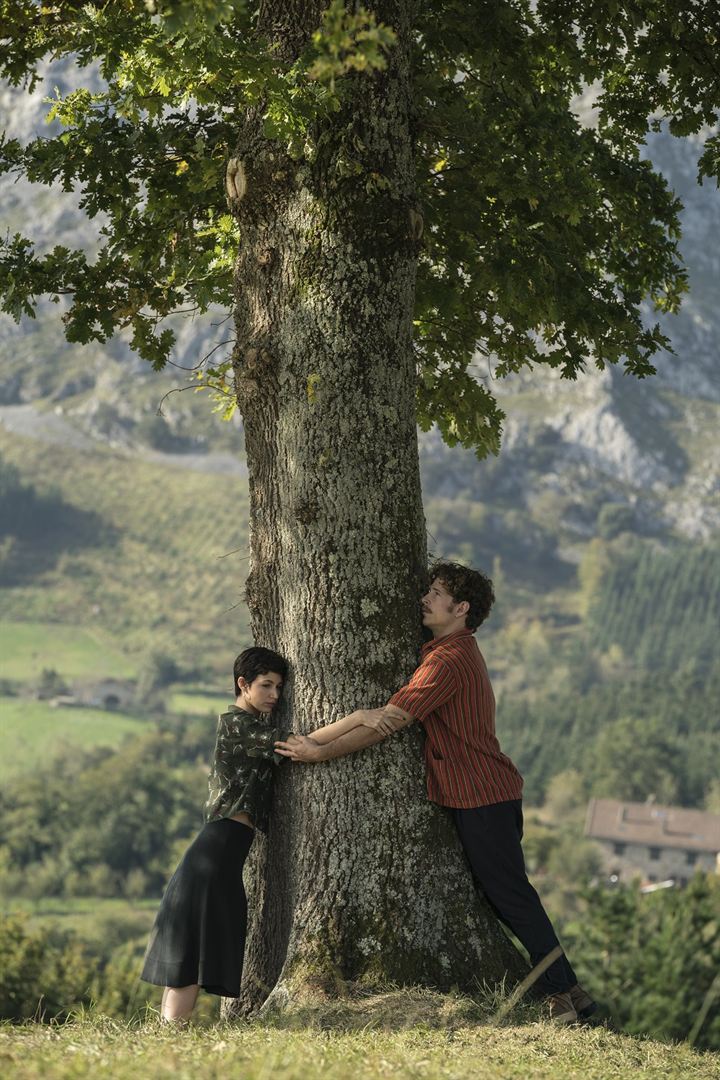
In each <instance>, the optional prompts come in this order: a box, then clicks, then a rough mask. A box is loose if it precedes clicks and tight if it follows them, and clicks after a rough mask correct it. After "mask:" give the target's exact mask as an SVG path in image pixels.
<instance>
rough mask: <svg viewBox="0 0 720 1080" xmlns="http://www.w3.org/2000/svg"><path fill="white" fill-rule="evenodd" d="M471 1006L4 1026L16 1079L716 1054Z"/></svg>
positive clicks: (616, 1064) (670, 1079) (350, 1072)
mask: <svg viewBox="0 0 720 1080" xmlns="http://www.w3.org/2000/svg"><path fill="white" fill-rule="evenodd" d="M478 1012H479V1010H478V1007H477V1006H476V1005H474V1004H473V1003H471V1002H469V1001H466V1000H463V999H459V998H452V997H449V998H446V999H443V998H441V997H440V996H439V995H436V994H431V993H429V992H428V993H423V992H422V991H418V992H415V993H413V992H412V991H407V992H404V993H394V994H386V995H378V996H376V997H374V998H366V999H365V1000H364V1002H363V1003H362V1005H361V1006H360V1007H357V1008H355V1009H350V1008H348V1007H347V1006H344V1005H342V1004H340V1005H338V1006H336V1007H329V1008H326V1009H325V1010H324V1011H317V1012H315V1013H314V1014H312V1013H310V1012H308V1013H306V1014H305V1015H304V1016H303V1015H302V1014H300V1015H298V1016H290V1017H287V1018H284V1019H281V1020H278V1021H276V1022H275V1023H274V1024H273V1023H265V1024H251V1025H247V1024H241V1025H225V1024H223V1025H217V1026H215V1027H212V1028H209V1029H207V1028H205V1029H203V1028H197V1027H191V1028H190V1029H188V1030H185V1031H179V1032H175V1031H170V1032H169V1031H167V1030H163V1029H161V1028H159V1027H157V1026H156V1025H152V1024H151V1025H145V1026H144V1027H140V1028H138V1027H137V1026H133V1025H129V1026H128V1025H125V1024H122V1023H118V1022H114V1021H110V1020H105V1021H103V1020H102V1019H101V1018H97V1019H91V1018H86V1019H85V1020H81V1021H80V1022H75V1023H69V1024H66V1025H62V1026H59V1027H57V1026H52V1027H43V1026H41V1025H38V1024H28V1025H25V1026H22V1027H12V1026H9V1025H7V1026H4V1027H2V1028H0V1061H2V1063H3V1066H4V1071H5V1072H6V1074H7V1075H12V1076H13V1077H14V1080H31V1078H32V1080H35V1078H36V1077H38V1076H43V1077H44V1078H45V1080H65V1078H68V1080H69V1078H70V1077H72V1080H80V1078H81V1077H95V1076H97V1075H98V1071H101V1072H102V1075H103V1076H106V1077H113V1078H116V1080H126V1078H127V1080H135V1077H137V1076H147V1077H153V1078H159V1077H173V1080H195V1078H196V1077H198V1076H202V1077H204V1078H205V1080H215V1078H218V1080H219V1078H222V1080H268V1078H269V1077H273V1078H274V1080H315V1078H319V1077H323V1080H346V1078H347V1077H348V1076H352V1077H354V1078H355V1080H380V1078H392V1080H440V1078H442V1080H470V1078H472V1080H571V1078H572V1080H579V1078H581V1077H582V1078H583V1080H610V1078H613V1080H649V1078H659V1077H663V1078H664V1080H675V1078H677V1080H711V1078H716V1077H717V1076H718V1069H719V1068H720V1061H719V1059H718V1057H717V1055H713V1054H710V1053H705V1054H701V1053H697V1052H695V1051H693V1050H692V1049H690V1048H689V1047H688V1046H684V1045H679V1046H667V1045H665V1044H661V1043H657V1042H652V1041H650V1040H647V1039H632V1038H629V1037H627V1036H621V1035H616V1034H613V1033H612V1032H609V1031H606V1030H605V1029H604V1028H594V1029H593V1028H571V1029H559V1028H557V1027H553V1026H552V1025H550V1024H549V1023H546V1022H538V1021H536V1022H527V1023H524V1024H517V1023H516V1025H511V1024H508V1025H507V1026H498V1025H495V1024H493V1023H492V1022H489V1021H488V1017H487V1014H486V1015H485V1017H484V1018H482V1019H480V1018H479V1017H478Z"/></svg>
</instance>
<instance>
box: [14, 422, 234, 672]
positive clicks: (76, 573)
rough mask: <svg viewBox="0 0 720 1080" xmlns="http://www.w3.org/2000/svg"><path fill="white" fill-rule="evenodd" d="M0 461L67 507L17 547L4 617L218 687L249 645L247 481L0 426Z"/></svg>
mask: <svg viewBox="0 0 720 1080" xmlns="http://www.w3.org/2000/svg"><path fill="white" fill-rule="evenodd" d="M0 455H2V457H3V458H4V459H5V460H6V461H7V462H9V463H10V464H11V465H13V466H15V467H16V468H17V469H18V470H19V472H20V475H21V478H22V480H23V482H24V483H26V484H28V485H31V486H33V487H34V489H35V490H36V491H37V492H38V494H39V495H45V494H48V493H52V494H53V497H54V498H55V499H60V500H62V504H63V506H64V508H65V509H64V510H63V512H62V514H60V513H59V512H58V513H57V515H56V518H57V521H56V523H55V524H56V527H55V528H48V529H45V530H40V531H38V532H37V533H36V534H35V535H33V537H32V538H31V539H30V540H27V541H24V542H23V544H21V545H18V546H17V554H16V556H15V561H14V563H13V567H14V570H13V575H14V576H13V578H12V581H13V583H12V585H11V586H9V587H4V588H3V589H2V603H3V613H4V616H5V618H6V619H9V620H16V621H17V622H19V623H22V622H27V623H34V624H36V625H37V624H41V625H42V626H47V624H56V625H57V624H64V625H66V626H70V627H75V628H77V632H78V633H80V634H81V635H82V634H89V636H90V637H91V638H96V640H100V641H105V640H107V641H108V642H109V643H110V644H111V645H112V644H114V646H115V649H117V648H118V645H120V648H121V650H122V652H123V653H124V654H127V656H128V657H130V660H128V663H129V664H130V666H131V667H137V666H138V664H141V663H142V661H143V660H144V658H145V657H146V656H147V654H148V653H149V652H151V651H153V650H158V651H162V652H165V653H167V654H169V655H171V656H172V657H173V658H174V659H175V660H176V661H177V662H179V663H183V664H186V665H190V664H193V665H196V664H201V665H202V667H203V671H207V673H208V679H209V680H215V679H216V678H218V679H220V680H222V681H221V682H220V687H221V688H222V686H223V685H224V682H225V680H226V678H227V670H226V669H227V668H228V664H229V663H232V659H233V658H234V657H235V656H236V655H237V653H238V652H239V651H240V649H241V648H244V647H245V646H246V645H248V644H250V640H249V632H248V621H247V610H246V608H245V605H244V604H243V602H242V591H243V585H244V580H245V575H246V574H247V567H248V562H247V556H248V539H247V522H248V496H247V479H246V478H244V477H241V476H225V475H220V474H215V473H209V472H200V471H194V470H192V469H186V468H179V467H169V466H168V465H166V464H164V463H162V462H148V461H147V460H143V459H142V458H141V457H139V456H134V455H130V454H127V453H118V452H115V451H112V450H110V449H107V448H104V447H101V446H98V447H96V448H94V449H93V452H92V454H87V453H85V452H82V451H78V450H75V449H73V448H71V447H68V446H53V448H52V453H49V452H48V447H47V445H46V444H44V443H42V442H39V441H35V440H33V439H27V438H23V437H21V436H18V435H10V434H9V433H8V432H6V431H4V430H3V429H2V428H0ZM63 530H64V532H63ZM97 632H100V635H102V636H101V637H96V634H97ZM81 648H82V646H81ZM33 651H37V649H36V648H35V646H34V645H33ZM46 666H47V665H46ZM52 666H57V667H58V670H60V671H61V674H64V672H63V671H62V667H61V666H60V665H59V664H57V665H55V664H53V665H52ZM101 673H102V674H113V673H114V672H111V671H103V672H101Z"/></svg>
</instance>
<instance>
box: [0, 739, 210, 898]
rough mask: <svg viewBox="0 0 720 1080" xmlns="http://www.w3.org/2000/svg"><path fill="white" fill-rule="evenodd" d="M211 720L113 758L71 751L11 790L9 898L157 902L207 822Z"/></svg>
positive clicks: (2, 861)
mask: <svg viewBox="0 0 720 1080" xmlns="http://www.w3.org/2000/svg"><path fill="white" fill-rule="evenodd" d="M213 738H214V725H213V723H212V721H208V720H205V721H186V722H175V723H173V724H170V723H168V724H167V725H166V729H165V730H164V731H154V732H151V733H148V734H147V735H140V736H137V737H136V738H134V739H128V740H127V742H126V743H125V744H124V746H123V747H122V748H121V749H119V750H117V751H112V750H109V749H106V748H100V749H96V750H94V751H91V752H85V753H82V752H79V751H78V750H72V751H69V752H68V753H66V754H65V755H64V756H63V757H61V758H58V759H55V760H54V761H52V762H51V763H49V764H48V765H43V766H41V767H38V768H36V769H34V770H33V771H32V772H31V773H27V774H25V775H23V776H21V777H18V778H17V779H15V780H10V781H9V782H8V783H7V784H5V785H4V787H3V791H2V794H1V795H0V837H2V841H1V842H0V868H1V869H2V875H1V878H0V887H1V888H2V891H3V893H4V895H5V896H6V897H10V896H13V895H15V896H19V895H25V896H30V897H36V898H37V897H43V896H45V897H47V896H130V897H134V896H135V897H138V896H158V895H159V894H160V892H161V891H162V889H163V887H164V886H165V884H166V882H167V878H168V876H169V873H171V872H172V870H173V869H174V866H172V865H171V863H172V862H173V859H174V858H175V855H176V845H177V843H178V841H180V840H185V839H187V838H188V837H190V836H191V835H192V834H193V833H194V832H195V831H197V829H198V828H199V826H200V825H201V823H202V805H203V802H204V800H205V797H206V772H207V762H208V760H209V758H210V755H211V751H212V743H213Z"/></svg>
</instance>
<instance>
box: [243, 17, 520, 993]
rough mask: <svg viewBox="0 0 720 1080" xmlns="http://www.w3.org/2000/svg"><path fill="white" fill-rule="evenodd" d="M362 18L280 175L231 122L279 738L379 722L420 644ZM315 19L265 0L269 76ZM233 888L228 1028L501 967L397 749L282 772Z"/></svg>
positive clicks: (256, 540) (403, 353)
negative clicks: (317, 994) (274, 49)
mask: <svg viewBox="0 0 720 1080" xmlns="http://www.w3.org/2000/svg"><path fill="white" fill-rule="evenodd" d="M375 10H376V13H377V15H378V18H379V19H381V20H383V21H385V22H387V23H389V24H390V25H392V26H393V27H394V29H395V30H396V32H397V34H398V43H397V45H396V47H395V48H394V49H393V50H392V55H391V56H390V58H389V63H388V67H387V70H385V71H383V72H380V73H377V74H375V75H373V76H368V75H365V74H363V75H361V76H353V77H351V78H350V79H348V80H346V87H345V93H346V95H347V100H346V102H345V104H344V105H343V107H342V108H341V110H340V112H339V113H337V114H336V115H335V116H334V117H333V119H332V121H331V122H330V121H329V122H327V123H326V124H324V125H323V128H322V130H321V131H316V132H314V136H315V146H316V150H315V151H314V152H313V153H312V154H310V155H308V156H307V157H306V158H305V159H303V160H302V161H300V162H298V161H293V160H291V159H290V158H289V157H288V156H287V155H286V154H285V153H284V152H283V151H282V149H280V148H279V147H278V144H277V142H271V141H269V140H267V139H265V138H264V137H263V134H262V130H261V128H260V126H259V123H258V121H257V118H256V117H254V116H252V115H249V116H248V121H247V125H246V128H245V130H244V131H243V132H242V135H241V137H240V140H239V145H238V148H237V150H236V155H235V158H234V161H233V163H232V172H233V178H232V182H231V185H230V187H229V194H230V196H231V200H230V201H231V206H232V208H233V212H234V213H235V215H236V217H237V219H238V222H239V227H240V231H241V245H240V252H239V258H238V263H237V279H236V280H237V307H236V326H237V347H236V352H235V358H234V360H235V374H236V386H237V393H238V402H239V406H240V409H241V412H242V415H243V419H244V424H245V436H246V446H247V457H248V471H249V481H250V505H251V519H250V537H251V539H250V543H251V569H250V575H249V579H248V584H247V594H246V595H247V603H248V607H249V609H250V612H251V617H252V627H253V636H254V639H255V641H256V642H257V643H258V644H263V645H266V646H268V647H271V648H274V649H277V650H278V651H279V652H281V653H282V654H283V655H285V656H286V657H287V658H288V660H289V661H290V665H291V671H292V678H291V680H290V682H289V685H288V686H287V688H286V691H285V701H284V706H283V711H284V716H285V718H286V722H287V726H288V727H292V729H293V730H295V731H301V732H306V731H309V730H311V729H313V728H315V727H317V726H318V725H320V724H325V723H327V722H329V721H331V720H334V719H337V718H338V717H339V716H342V715H344V714H345V713H347V712H351V711H352V710H354V709H356V708H358V707H362V706H378V705H381V704H384V703H385V702H386V701H387V699H388V697H389V696H390V694H391V693H392V692H393V691H394V690H396V689H397V688H398V687H399V686H400V685H402V684H403V682H404V681H406V679H407V677H408V676H409V675H410V673H411V672H412V670H413V669H414V667H415V665H416V663H417V657H418V649H419V644H420V621H419V603H418V601H419V597H420V594H421V590H422V588H423V579H424V571H425V565H426V551H425V528H424V518H423V512H422V503H421V491H420V477H419V465H418V453H417V436H416V422H415V377H416V376H415V367H414V358H413V344H412V333H413V303H414V281H415V268H416V261H417V258H418V251H419V233H420V231H421V229H420V222H421V219H420V216H419V212H418V206H417V201H416V189H415V170H414V161H413V143H412V130H411V128H412V114H411V83H410V40H411V6H410V4H408V3H407V2H402V0H398V2H391V3H387V4H382V5H376V6H375ZM321 11H322V6H320V5H318V4H314V3H311V2H307V0H306V2H302V3H301V2H298V0H296V2H291V0H288V2H287V3H275V4H273V5H272V26H271V27H270V25H269V22H266V24H265V29H266V31H267V32H270V33H272V36H273V37H274V39H275V41H276V42H278V44H279V48H280V51H281V54H282V55H284V56H285V57H286V58H291V57H292V56H294V55H296V54H297V52H298V50H299V49H300V48H301V47H302V45H303V43H304V42H305V41H306V40H307V37H308V35H309V34H310V33H311V32H312V31H313V30H314V29H315V28H316V27H317V25H318V24H319V21H320V13H321ZM249 876H250V879H251V880H250V882H249V893H250V911H251V927H250V934H249V940H248V947H247V951H246V957H245V975H244V984H243V997H242V998H241V1000H240V1004H239V1007H240V1008H241V1009H243V1010H248V1009H253V1008H256V1007H257V1006H259V1005H260V1004H261V1003H262V1002H263V1001H264V1000H266V999H268V997H269V998H270V1001H271V1002H272V1003H273V1004H279V1003H283V1002H284V1001H285V1000H287V998H288V996H290V997H293V996H295V995H297V994H300V993H302V992H303V991H307V990H308V989H312V988H315V989H317V990H322V991H325V992H327V991H332V990H333V989H334V988H337V987H338V986H342V985H343V984H344V983H345V982H346V981H348V980H351V981H358V980H359V981H365V982H366V983H375V984H381V983H388V982H393V983H401V984H408V983H416V984H426V985H433V986H437V987H449V986H451V985H458V986H461V987H465V988H470V987H472V986H476V985H477V984H478V982H482V981H483V980H485V981H487V982H489V983H493V982H495V981H497V980H499V979H500V978H502V977H503V975H505V974H506V973H507V972H508V971H510V973H511V977H512V976H515V975H517V974H519V973H520V971H521V970H522V964H521V962H520V960H519V956H518V954H517V952H516V951H515V950H514V949H513V948H512V946H511V945H510V943H509V942H508V940H507V938H506V937H505V935H504V934H503V932H502V931H501V929H500V927H499V925H498V924H497V922H496V920H495V918H494V916H493V915H492V914H491V912H490V911H489V908H488V907H487V905H486V904H485V903H484V901H482V900H481V899H479V898H478V896H477V894H476V893H475V890H474V888H473V883H472V880H471V876H470V873H469V870H468V868H467V865H466V863H465V862H464V859H463V857H462V853H461V850H460V847H459V843H458V841H457V838H456V836H455V833H454V829H453V827H452V824H451V822H450V820H449V816H448V815H447V814H446V812H445V811H443V810H441V809H439V808H437V807H434V806H432V805H431V804H429V803H428V802H427V799H426V796H425V786H424V769H423V763H422V757H421V733H420V732H419V731H418V730H415V729H414V728H411V729H408V730H406V731H405V732H402V733H400V734H397V735H395V736H393V737H391V738H389V739H388V740H386V741H385V742H383V743H382V744H380V745H379V746H377V747H374V748H372V749H369V750H365V751H362V752H360V753H358V754H355V755H352V756H349V757H347V758H343V759H338V760H336V761H333V762H328V763H326V764H321V765H314V766H303V765H297V764H296V765H291V764H290V763H287V764H284V765H283V766H281V767H280V768H279V770H278V775H277V780H276V788H275V799H274V810H273V814H272V819H271V822H270V827H269V831H268V835H267V839H265V838H264V837H260V836H258V838H257V839H256V842H255V854H254V857H253V859H252V860H251V871H250V875H249Z"/></svg>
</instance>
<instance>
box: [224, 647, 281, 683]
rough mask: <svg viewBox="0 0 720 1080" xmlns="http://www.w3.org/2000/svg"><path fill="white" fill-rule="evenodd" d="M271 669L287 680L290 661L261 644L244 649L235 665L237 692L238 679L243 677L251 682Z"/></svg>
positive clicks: (247, 681)
mask: <svg viewBox="0 0 720 1080" xmlns="http://www.w3.org/2000/svg"><path fill="white" fill-rule="evenodd" d="M269 671H272V672H274V673H275V674H276V675H280V676H281V677H282V679H283V680H285V678H286V676H287V671H288V662H287V660H286V659H285V657H284V656H281V655H280V653H276V652H273V651H272V649H263V648H262V646H260V645H254V646H253V647H252V648H251V649H243V651H242V652H241V653H240V655H239V656H238V657H237V659H236V660H235V665H234V667H233V675H234V678H235V693H237V689H238V679H240V678H243V679H244V680H245V682H246V683H248V684H249V683H251V682H253V680H254V679H257V677H258V675H267V674H268V672H269Z"/></svg>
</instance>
